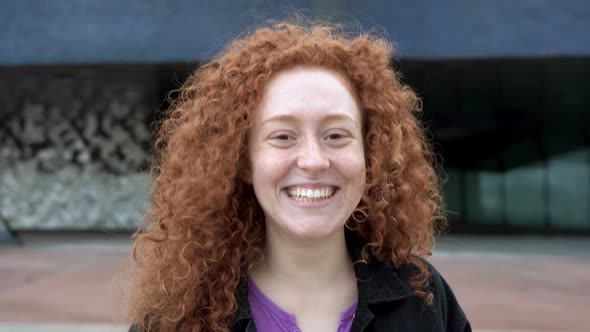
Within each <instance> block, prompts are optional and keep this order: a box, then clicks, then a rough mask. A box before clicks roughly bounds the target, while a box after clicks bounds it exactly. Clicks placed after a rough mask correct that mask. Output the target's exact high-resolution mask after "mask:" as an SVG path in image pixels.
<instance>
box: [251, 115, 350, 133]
mask: <svg viewBox="0 0 590 332" xmlns="http://www.w3.org/2000/svg"><path fill="white" fill-rule="evenodd" d="M333 121H345V122H350V123H352V124H354V126H355V127H356V128H357V129H358V128H359V124H358V123H357V122H356V121H354V120H353V119H352V118H351V117H350V116H348V115H345V114H328V115H326V116H324V117H323V118H322V119H321V120H320V123H321V124H325V123H326V122H333ZM271 122H287V123H296V122H298V120H297V118H296V117H295V116H293V115H289V114H281V115H275V116H273V117H270V118H268V119H266V120H264V121H262V123H261V124H260V126H261V127H263V126H265V125H267V124H268V123H271Z"/></svg>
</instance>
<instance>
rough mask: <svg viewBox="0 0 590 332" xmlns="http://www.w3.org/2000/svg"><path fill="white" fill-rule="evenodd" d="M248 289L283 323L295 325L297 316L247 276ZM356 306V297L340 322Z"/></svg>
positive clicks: (345, 318) (352, 313)
mask: <svg viewBox="0 0 590 332" xmlns="http://www.w3.org/2000/svg"><path fill="white" fill-rule="evenodd" d="M248 290H249V293H250V294H251V295H252V296H254V297H256V299H257V300H258V302H260V303H261V304H262V305H264V306H266V307H267V309H268V310H270V311H272V312H274V313H276V314H277V315H278V316H279V317H280V318H281V319H282V320H283V321H284V322H285V323H288V324H293V325H297V317H295V315H294V314H292V313H289V312H286V311H285V310H283V309H282V308H281V307H279V306H278V305H277V304H276V303H274V302H273V301H272V300H271V299H270V298H269V297H267V296H266V294H264V292H263V291H262V290H261V289H260V288H258V285H256V283H255V282H254V280H252V278H250V276H248ZM357 306H358V299H357V300H355V301H354V302H353V303H352V304H351V305H350V306H349V307H348V308H346V310H344V311H343V312H342V314H341V315H340V323H341V324H342V323H343V322H346V321H348V320H350V319H351V318H352V317H353V316H354V313H355V312H356V308H357Z"/></svg>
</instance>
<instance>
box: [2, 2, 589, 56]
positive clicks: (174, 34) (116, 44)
mask: <svg viewBox="0 0 590 332" xmlns="http://www.w3.org/2000/svg"><path fill="white" fill-rule="evenodd" d="M0 8H1V12H0V40H2V43H1V45H0V64H5V65H6V64H8V65H16V64H39V63H42V64H56V63H105V62H174V61H198V60H204V59H208V58H210V57H211V56H212V55H213V54H215V53H216V52H218V51H219V50H220V49H221V48H222V47H223V45H225V43H226V42H227V41H228V40H229V39H230V38H231V37H234V36H236V35H238V34H240V33H241V32H243V31H244V29H247V28H250V27H252V26H255V25H256V24H257V23H259V22H260V21H262V20H264V19H266V18H271V17H279V16H281V15H282V14H284V13H285V12H288V11H289V10H290V9H294V8H297V9H300V10H301V11H302V12H303V13H306V14H308V15H312V16H313V15H320V16H324V15H330V16H337V17H340V18H342V19H345V20H348V21H352V22H356V23H357V24H360V25H361V26H362V27H364V28H371V27H376V28H378V29H381V31H382V32H383V33H384V34H386V35H388V36H389V38H390V39H392V40H394V41H395V42H397V43H398V44H399V50H400V52H399V55H400V56H401V57H402V58H479V57H490V56H491V57H522V56H580V55H590V38H589V37H588V31H589V30H590V1H588V0H566V1H555V0H519V1H514V0H497V1H472V0H447V1H438V0H424V1H415V0H395V1H386V0H381V1H366V0H362V1H361V0H292V1H289V0H275V1H268V0H267V1H265V0H249V1H231V0H215V1H213V0H211V1H193V0H176V1H166V0H127V1H115V0H110V1H94V0H43V1H37V0H20V1H10V0H0Z"/></svg>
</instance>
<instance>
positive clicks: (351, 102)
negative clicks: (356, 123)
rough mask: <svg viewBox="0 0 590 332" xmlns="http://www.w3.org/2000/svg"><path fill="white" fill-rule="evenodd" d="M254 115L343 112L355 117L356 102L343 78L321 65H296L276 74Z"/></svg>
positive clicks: (357, 110)
mask: <svg viewBox="0 0 590 332" xmlns="http://www.w3.org/2000/svg"><path fill="white" fill-rule="evenodd" d="M257 109H258V110H257V113H258V114H257V118H258V119H259V120H260V121H266V120H267V118H271V117H277V116H283V117H284V116H289V115H298V114H299V115H305V114H307V113H318V112H320V113H324V114H325V115H328V114H332V116H334V114H337V113H344V115H346V116H348V117H350V118H352V119H353V120H357V118H359V117H360V114H358V113H359V107H358V103H357V101H356V98H355V96H354V95H353V91H351V89H350V88H349V85H348V84H347V83H346V81H345V80H344V79H342V78H340V77H339V75H337V74H336V73H334V72H333V71H331V70H328V69H324V68H314V67H312V68H309V67H295V68H292V69H290V70H285V71H282V72H280V73H277V74H275V76H274V77H273V78H272V79H271V80H270V81H269V82H268V84H267V86H266V88H265V90H264V94H263V97H262V100H261V102H260V104H259V105H258V107H257Z"/></svg>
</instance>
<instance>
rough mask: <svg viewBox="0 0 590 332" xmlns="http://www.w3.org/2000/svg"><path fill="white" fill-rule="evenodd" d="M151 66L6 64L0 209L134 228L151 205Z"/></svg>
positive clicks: (67, 224) (51, 224) (58, 223)
mask: <svg viewBox="0 0 590 332" xmlns="http://www.w3.org/2000/svg"><path fill="white" fill-rule="evenodd" d="M153 71H154V69H150V67H138V66H135V67H129V66H108V67H99V66H76V67H60V68H56V67H50V68H46V67H26V68H22V67H16V68H14V67H13V68H3V69H0V213H1V215H2V216H3V217H4V219H6V220H7V221H8V222H9V224H10V226H11V227H12V228H14V229H17V230H26V229H42V230H45V229H47V230H48V229H74V230H77V229H109V230H110V229H112V230H115V229H119V230H121V229H124V230H127V229H134V228H135V227H136V226H137V225H138V223H139V222H140V221H141V219H142V216H143V214H144V213H145V211H146V208H147V202H148V200H147V198H148V191H149V181H150V180H149V175H148V172H147V170H148V167H149V162H150V153H149V152H150V142H151V132H150V122H151V121H152V119H153V118H154V114H155V113H156V111H157V108H158V105H159V103H160V99H161V94H160V92H159V90H158V80H157V79H155V78H156V76H157V75H155V73H154V72H153Z"/></svg>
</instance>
